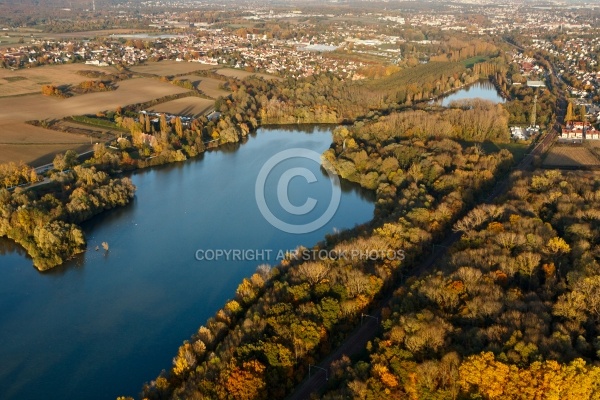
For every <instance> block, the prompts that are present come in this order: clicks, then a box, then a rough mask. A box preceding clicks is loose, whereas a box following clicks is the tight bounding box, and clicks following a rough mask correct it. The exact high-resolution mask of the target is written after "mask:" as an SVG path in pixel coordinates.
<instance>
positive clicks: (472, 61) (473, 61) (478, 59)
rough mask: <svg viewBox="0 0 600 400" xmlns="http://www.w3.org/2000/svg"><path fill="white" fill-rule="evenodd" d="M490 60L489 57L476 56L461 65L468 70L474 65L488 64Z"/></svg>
mask: <svg viewBox="0 0 600 400" xmlns="http://www.w3.org/2000/svg"><path fill="white" fill-rule="evenodd" d="M489 59H490V58H489V57H487V56H475V57H471V58H467V59H466V60H463V61H461V64H462V65H464V66H465V67H466V68H473V65H475V64H478V63H482V62H486V61H487V60H489Z"/></svg>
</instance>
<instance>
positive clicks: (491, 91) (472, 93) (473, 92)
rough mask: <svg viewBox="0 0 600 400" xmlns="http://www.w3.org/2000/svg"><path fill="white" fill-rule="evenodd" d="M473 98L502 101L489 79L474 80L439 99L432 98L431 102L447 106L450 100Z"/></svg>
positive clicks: (495, 101)
mask: <svg viewBox="0 0 600 400" xmlns="http://www.w3.org/2000/svg"><path fill="white" fill-rule="evenodd" d="M475 98H479V99H483V100H488V101H492V102H494V103H504V99H503V98H502V96H500V94H498V91H497V90H496V87H495V86H494V84H493V83H492V82H490V81H479V82H475V83H473V84H472V85H469V86H467V87H464V88H462V89H460V90H457V91H456V92H452V93H450V94H448V95H447V96H442V97H441V98H440V99H439V100H434V101H433V102H432V103H435V104H439V105H441V106H443V107H447V106H448V105H449V104H450V103H451V102H452V101H456V100H469V99H475Z"/></svg>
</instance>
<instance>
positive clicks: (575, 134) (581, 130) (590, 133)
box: [560, 121, 600, 141]
mask: <svg viewBox="0 0 600 400" xmlns="http://www.w3.org/2000/svg"><path fill="white" fill-rule="evenodd" d="M560 139H562V140H574V141H583V140H600V131H598V130H597V129H596V128H594V126H593V125H592V124H590V123H589V122H587V121H586V122H581V121H572V122H568V123H567V125H565V126H563V128H562V132H561V134H560Z"/></svg>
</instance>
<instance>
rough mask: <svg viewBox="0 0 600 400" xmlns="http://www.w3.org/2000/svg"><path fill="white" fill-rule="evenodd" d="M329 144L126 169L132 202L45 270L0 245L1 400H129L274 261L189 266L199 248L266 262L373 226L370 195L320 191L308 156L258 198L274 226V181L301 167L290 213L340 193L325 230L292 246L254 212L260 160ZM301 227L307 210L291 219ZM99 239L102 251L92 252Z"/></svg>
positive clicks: (318, 131) (293, 140)
mask: <svg viewBox="0 0 600 400" xmlns="http://www.w3.org/2000/svg"><path fill="white" fill-rule="evenodd" d="M330 143H331V128H324V127H310V128H305V129H302V130H301V129H299V128H298V127H293V128H269V129H259V131H258V132H257V133H256V134H254V135H252V136H251V137H250V138H249V139H248V140H247V142H246V143H244V144H241V145H234V146H229V147H224V148H222V149H219V150H216V151H211V152H208V153H205V154H204V155H203V156H202V157H199V158H197V159H194V160H190V161H187V162H184V163H180V164H176V165H169V166H165V167H159V168H154V169H150V170H145V171H140V172H137V173H135V174H133V175H132V176H131V178H132V180H133V182H134V184H135V185H136V186H137V188H138V190H137V193H136V198H135V200H134V201H133V202H132V204H130V205H129V206H127V207H124V208H120V209H116V210H112V211H109V212H107V213H105V214H103V215H100V216H98V217H96V218H94V219H93V220H91V221H88V222H87V223H86V224H85V225H84V230H85V232H86V235H87V239H88V251H87V252H86V253H85V254H83V255H81V256H80V257H78V258H77V259H74V260H72V261H70V262H68V263H67V264H65V265H64V266H60V267H57V268H55V269H53V270H51V271H49V272H47V273H39V272H38V271H37V270H36V269H35V268H34V267H33V266H32V263H31V260H30V259H28V258H27V257H26V256H25V254H24V252H23V250H22V249H21V248H20V247H18V246H16V245H15V244H14V243H12V242H9V241H7V240H4V241H0V266H1V268H2V271H1V272H2V279H1V280H0V299H1V301H0V332H1V333H0V339H1V340H0V360H2V363H1V364H0V398H2V399H5V400H6V399H25V398H29V399H33V398H45V399H66V398H79V399H86V400H93V399H111V400H114V399H115V397H116V396H118V395H129V396H137V394H138V393H139V391H140V389H141V387H142V384H143V383H144V382H146V381H149V380H152V379H154V378H156V376H157V375H158V374H159V373H160V371H161V370H162V369H168V368H169V367H170V365H171V360H172V358H173V357H174V356H175V354H176V352H177V348H178V346H180V345H181V343H182V342H183V341H184V340H186V339H188V338H189V337H190V336H191V335H192V334H193V333H195V332H196V331H197V329H198V328H199V327H200V326H201V325H202V324H204V323H205V321H206V320H207V319H208V318H209V317H210V316H212V315H213V314H214V313H215V312H216V310H218V309H219V308H220V307H222V306H223V305H224V303H225V301H226V300H227V299H230V298H233V296H234V293H235V290H236V288H237V286H238V284H239V283H240V282H241V280H242V279H243V278H244V277H247V276H250V275H251V274H252V273H253V272H254V271H255V269H256V267H257V265H259V264H263V263H269V264H271V265H273V264H275V263H276V260H271V262H269V261H268V260H263V259H261V260H257V259H254V260H248V259H246V260H245V261H234V260H227V259H223V258H221V259H218V260H206V258H207V257H204V260H203V261H199V260H198V259H197V253H198V250H201V251H203V252H204V253H203V254H209V251H213V253H214V252H216V251H217V250H219V249H225V250H231V249H240V250H246V251H254V250H269V251H270V252H271V258H275V257H276V253H277V251H278V250H288V249H293V248H295V247H296V246H297V245H299V244H302V245H306V246H311V245H313V244H315V243H317V242H318V241H320V240H322V239H323V237H324V235H325V234H327V233H331V232H334V231H335V230H336V229H342V228H350V227H353V226H354V225H355V224H358V223H363V222H366V221H369V220H371V219H372V217H373V210H374V195H373V194H372V193H370V192H365V191H363V190H361V189H360V188H357V187H356V186H355V185H351V184H347V183H345V182H341V183H340V186H339V187H338V186H335V185H332V180H331V179H330V177H328V176H327V175H326V174H325V173H324V171H323V170H322V169H321V168H320V167H319V165H317V163H315V162H314V161H312V160H309V159H306V158H294V159H290V160H284V161H281V162H279V163H277V165H275V166H274V167H273V169H272V171H271V173H270V174H268V175H267V177H266V180H265V183H264V197H265V201H266V203H267V205H268V206H269V207H270V209H271V210H272V212H273V214H274V215H275V216H277V218H281V219H284V218H285V217H286V216H285V213H283V214H282V213H281V211H282V210H283V209H284V208H285V207H282V206H278V203H282V202H281V199H280V198H279V197H278V196H280V195H281V193H280V191H279V189H280V188H281V185H280V183H281V181H282V180H284V179H283V178H282V179H279V180H278V175H281V174H283V173H285V171H286V170H288V171H289V170H290V169H291V168H308V169H309V170H310V171H312V175H313V177H314V178H315V179H316V182H315V183H309V180H310V179H309V178H310V176H309V177H299V176H296V177H291V178H290V177H289V176H288V179H287V182H288V183H289V185H287V195H288V196H289V203H291V206H293V207H300V206H302V205H303V204H304V203H307V204H308V203H309V200H311V199H314V200H315V202H316V203H317V205H316V206H315V207H314V209H313V211H314V212H315V213H317V214H319V213H323V212H324V210H325V209H327V207H328V204H329V203H330V198H331V197H332V193H334V190H340V191H341V199H340V204H339V206H338V207H337V211H336V212H335V214H334V215H333V218H332V219H331V221H329V222H328V223H327V224H325V225H324V226H323V227H322V228H320V229H317V230H315V231H313V232H309V233H304V234H301V235H298V234H291V233H285V232H282V231H280V230H278V229H277V228H274V227H273V226H272V225H271V224H270V223H269V222H268V221H267V220H266V219H265V218H264V217H263V215H262V214H261V212H260V210H259V208H258V205H257V201H256V199H255V191H256V187H255V186H256V185H255V182H256V181H257V177H258V174H259V172H260V171H261V169H262V167H263V165H264V164H265V162H266V161H267V160H269V159H271V157H272V156H274V155H275V154H278V153H279V152H281V151H283V150H286V149H291V148H302V149H310V150H313V151H315V152H317V153H322V152H323V151H324V150H326V149H327V148H328V147H329V145H330ZM308 175H310V174H308ZM284 181H285V180H284ZM284 194H285V193H284ZM284 205H285V206H286V207H288V208H289V206H290V204H287V205H286V204H284ZM313 219H315V215H313V214H312V211H311V213H308V214H306V215H304V216H299V215H294V216H293V218H292V219H291V220H289V222H290V223H304V222H310V221H311V220H313ZM104 241H106V242H108V243H109V246H110V251H109V252H108V253H107V254H105V253H104V252H103V251H102V250H100V251H95V250H94V248H95V247H96V246H99V245H100V244H101V243H102V242H104ZM266 253H267V252H265V251H263V255H264V254H266ZM250 254H252V253H250ZM247 255H248V252H247V253H246V256H247ZM254 256H256V257H258V256H260V253H254ZM208 258H210V257H208ZM213 258H214V257H213Z"/></svg>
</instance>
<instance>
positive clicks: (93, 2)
mask: <svg viewBox="0 0 600 400" xmlns="http://www.w3.org/2000/svg"><path fill="white" fill-rule="evenodd" d="M92 11H94V12H96V0H92Z"/></svg>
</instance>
